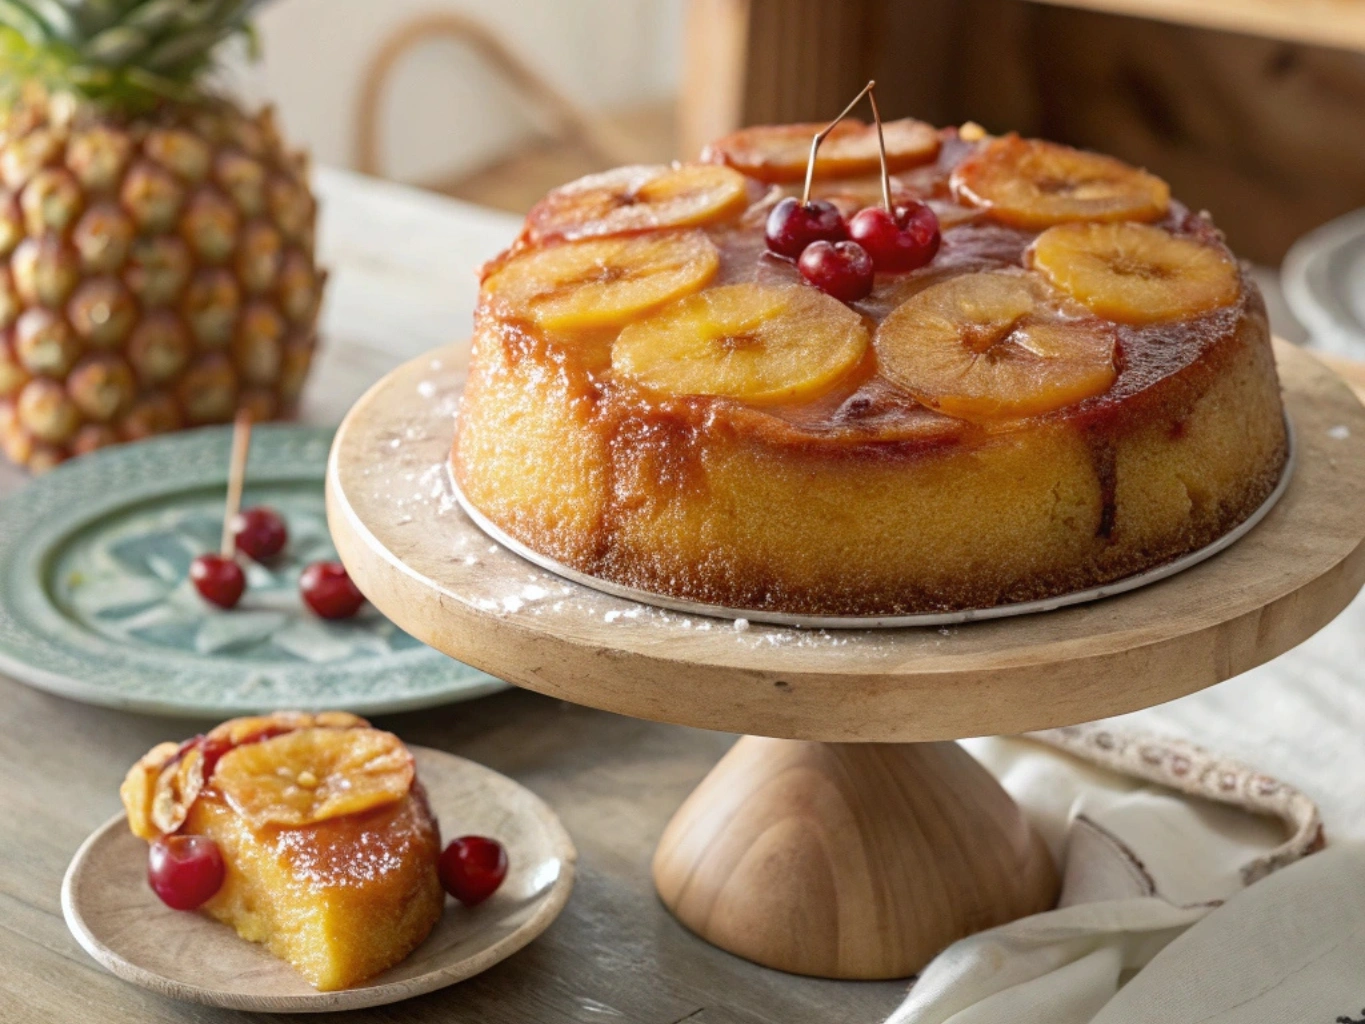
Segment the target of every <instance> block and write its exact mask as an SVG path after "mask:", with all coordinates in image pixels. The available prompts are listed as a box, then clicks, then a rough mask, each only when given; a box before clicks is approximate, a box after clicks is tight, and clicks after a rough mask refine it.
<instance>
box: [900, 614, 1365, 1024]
mask: <svg viewBox="0 0 1365 1024" xmlns="http://www.w3.org/2000/svg"><path fill="white" fill-rule="evenodd" d="M1362 664H1365V599H1360V600H1358V601H1357V602H1356V603H1355V604H1354V605H1353V606H1352V607H1351V608H1350V609H1348V611H1347V612H1346V613H1344V614H1343V616H1342V617H1341V618H1340V619H1338V620H1337V622H1336V623H1334V624H1333V625H1332V626H1330V627H1329V628H1328V629H1327V630H1325V631H1324V632H1323V633H1321V634H1319V636H1318V637H1316V638H1315V639H1314V640H1312V641H1310V642H1309V644H1307V645H1305V646H1304V647H1303V648H1300V649H1299V651H1296V652H1294V653H1293V654H1292V655H1290V656H1286V657H1285V658H1282V659H1280V660H1279V661H1278V662H1276V663H1274V664H1272V665H1270V666H1266V667H1263V668H1262V669H1258V670H1256V671H1255V672H1252V673H1249V674H1248V675H1246V676H1243V677H1241V678H1240V679H1237V680H1233V681H1230V682H1228V683H1224V684H1222V685H1220V686H1218V687H1214V688H1213V689H1211V690H1208V691H1205V692H1204V693H1202V694H1199V695H1196V696H1194V697H1189V698H1186V699H1184V700H1181V701H1176V702H1173V703H1172V704H1169V705H1166V706H1164V707H1161V708H1157V709H1152V710H1150V711H1146V712H1140V713H1139V714H1137V715H1129V716H1125V717H1124V718H1122V719H1115V720H1112V721H1111V722H1107V723H1099V724H1096V725H1092V726H1084V727H1079V728H1076V729H1066V730H1050V731H1048V732H1046V733H1038V734H1032V735H1031V737H1029V738H1020V739H1004V738H992V739H981V740H972V741H968V742H967V743H966V744H965V745H966V746H967V747H968V749H969V750H971V752H972V753H973V754H975V755H976V756H977V757H978V758H979V759H980V760H981V761H982V762H983V763H984V764H985V765H986V766H987V768H989V769H990V770H991V771H992V772H993V773H995V775H996V776H997V777H998V778H999V779H1000V781H1001V782H1002V783H1003V784H1004V786H1005V788H1006V789H1008V790H1009V791H1010V792H1011V794H1012V795H1013V796H1014V797H1015V799H1016V800H1018V801H1019V803H1020V805H1021V806H1022V807H1023V808H1024V810H1025V812H1026V813H1027V814H1028V816H1029V817H1030V819H1031V820H1032V821H1033V823H1034V825H1035V826H1036V827H1037V828H1038V829H1039V831H1040V832H1041V833H1042V835H1043V837H1044V839H1045V840H1046V841H1047V843H1048V845H1049V847H1050V848H1051V849H1052V851H1053V854H1054V856H1055V857H1056V858H1057V859H1058V863H1059V864H1060V865H1062V874H1063V889H1062V896H1061V901H1060V905H1059V907H1058V909H1056V910H1053V911H1050V912H1048V913H1044V914H1038V915H1035V916H1034V917H1029V918H1024V919H1022V920H1019V921H1015V922H1012V923H1010V924H1007V925H1004V926H1002V927H999V928H995V929H992V930H990V931H987V932H982V933H980V934H977V935H973V936H970V937H968V938H966V939H963V940H962V941H960V942H958V943H956V944H954V945H953V946H951V947H949V948H948V949H947V950H945V951H944V952H943V953H942V954H940V955H939V957H937V958H936V959H935V960H934V961H933V962H932V963H931V964H930V965H929V966H928V967H927V968H926V969H925V971H924V972H923V974H922V975H921V976H920V977H919V979H918V980H917V981H916V982H915V983H914V984H913V985H912V987H911V989H910V994H909V996H908V998H907V999H906V1001H905V1002H904V1003H903V1004H902V1005H901V1006H900V1007H899V1008H898V1009H897V1010H896V1012H895V1013H893V1014H892V1016H891V1018H890V1019H889V1021H888V1024H1149V1022H1150V1024H1158V1022H1159V1024H1298V1022H1302V1024H1337V1022H1339V1021H1340V1022H1346V1024H1365V842H1362V841H1361V840H1365V687H1362V686H1361V684H1360V681H1359V680H1358V679H1353V678H1351V676H1352V674H1353V668H1354V667H1355V666H1360V665H1362ZM1158 729H1159V730H1160V733H1158V732H1157V731H1156V730H1158ZM1171 733H1176V734H1179V735H1180V736H1181V737H1182V738H1180V739H1173V740H1171V739H1159V738H1158V736H1159V735H1161V734H1166V735H1169V734H1171ZM1189 737H1198V738H1199V740H1200V741H1201V742H1202V743H1204V744H1205V745H1206V746H1212V747H1216V749H1217V750H1218V751H1219V753H1218V754H1212V753H1209V752H1207V751H1206V750H1204V749H1201V748H1199V747H1196V746H1194V745H1192V744H1191V743H1189V741H1188V738H1189ZM1234 758H1239V759H1240V761H1238V760H1234ZM1249 765H1254V766H1255V767H1249ZM1300 787H1301V788H1302V790H1304V791H1307V792H1311V793H1312V794H1313V797H1314V798H1315V799H1318V800H1320V801H1321V803H1322V814H1323V816H1324V817H1325V818H1326V821H1327V827H1326V834H1327V836H1328V837H1330V840H1331V842H1332V845H1331V846H1330V847H1329V848H1328V849H1327V850H1325V851H1324V852H1321V853H1317V852H1314V851H1316V850H1318V849H1319V848H1320V847H1321V846H1322V843H1323V835H1324V833H1323V829H1322V825H1321V821H1320V818H1319V810H1318V806H1317V805H1316V804H1315V803H1314V802H1313V800H1310V799H1309V797H1308V796H1306V795H1305V792H1303V791H1301V789H1300ZM1309 853H1313V855H1312V856H1307V854H1309ZM1253 883H1254V884H1253Z"/></svg>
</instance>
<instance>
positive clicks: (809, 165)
mask: <svg viewBox="0 0 1365 1024" xmlns="http://www.w3.org/2000/svg"><path fill="white" fill-rule="evenodd" d="M876 84H877V83H876V81H875V80H874V81H871V82H868V83H867V84H866V85H865V86H863V91H862V92H860V93H858V95H857V96H854V97H853V99H852V100H851V101H850V102H849V104H848V106H846V107H845V108H844V111H843V113H842V114H840V115H839V116H838V117H836V118H835V119H834V120H833V121H831V122H830V123H829V124H827V125H825V127H824V128H823V129H821V130H820V131H818V132H816V133H815V137H814V138H813V139H811V140H810V159H808V160H807V161H806V187H805V188H803V189H802V190H801V205H802V206H805V205H806V204H807V203H808V202H810V186H811V182H812V181H813V180H814V179H815V154H816V152H817V151H818V150H819V149H820V143H822V142H824V141H825V136H826V135H828V134H829V133H830V132H832V131H834V126H835V125H837V124H838V123H839V122H840V121H842V120H843V119H844V118H846V117H848V115H849V111H851V110H852V109H853V108H854V107H856V106H857V105H858V102H859V101H860V100H861V99H862V98H863V97H864V96H866V95H867V94H868V93H870V92H871V91H872V89H873V88H874V87H875V86H876ZM880 131H881V129H880V127H878V132H880ZM889 194H890V193H889V192H888V195H889Z"/></svg>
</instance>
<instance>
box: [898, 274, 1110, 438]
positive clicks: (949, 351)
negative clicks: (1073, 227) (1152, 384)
mask: <svg viewBox="0 0 1365 1024" xmlns="http://www.w3.org/2000/svg"><path fill="white" fill-rule="evenodd" d="M1043 291H1044V289H1043V287H1042V286H1041V284H1040V283H1038V282H1036V281H1034V280H1032V279H1031V278H1030V277H1029V276H1027V275H1024V274H1010V273H1000V272H990V273H979V274H962V275H960V276H958V277H951V278H949V279H948V280H946V281H942V282H940V283H938V284H935V285H931V286H930V287H928V288H926V289H924V290H923V291H922V292H919V293H917V294H916V295H914V296H913V297H911V298H910V299H908V300H906V302H904V303H903V304H901V305H900V306H899V307H898V308H897V309H896V310H895V311H893V312H892V313H891V315H890V316H888V317H887V318H886V319H885V320H883V321H882V324H881V327H880V328H878V330H877V336H876V338H875V340H874V345H875V346H876V350H877V358H878V360H879V362H880V367H881V371H882V373H883V374H884V375H885V376H886V377H887V379H889V380H890V381H891V382H892V383H894V384H896V385H898V386H899V387H901V388H904V389H905V390H906V391H908V392H909V393H910V394H912V395H914V396H915V397H916V398H917V399H919V400H920V401H921V402H923V403H924V404H925V405H927V406H929V407H930V408H933V409H938V410H939V411H940V412H943V413H946V414H947V415H949V416H954V417H957V418H958V419H964V420H969V421H972V422H977V423H991V422H996V421H1000V420H1009V419H1019V418H1023V417H1027V416H1040V415H1042V414H1044V413H1049V412H1053V411H1054V410H1056V409H1061V408H1065V407H1066V406H1068V405H1074V404H1075V403H1077V402H1080V401H1082V400H1083V399H1086V398H1090V397H1092V396H1094V395H1099V394H1103V393H1104V392H1105V391H1107V390H1108V389H1109V387H1110V385H1111V384H1113V383H1114V378H1115V377H1116V376H1117V371H1116V369H1115V366H1114V350H1115V344H1116V340H1117V339H1116V336H1115V331H1114V329H1113V328H1112V327H1111V326H1109V325H1106V324H1101V323H1099V322H1097V321H1090V320H1075V319H1068V318H1064V317H1063V316H1061V315H1060V314H1059V313H1058V312H1057V311H1055V310H1053V309H1050V308H1048V306H1046V305H1045V304H1044V303H1043V302H1042V301H1040V300H1041V299H1042V298H1043V296H1042V292H1043Z"/></svg>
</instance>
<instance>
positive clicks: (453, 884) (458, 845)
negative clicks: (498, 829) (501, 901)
mask: <svg viewBox="0 0 1365 1024" xmlns="http://www.w3.org/2000/svg"><path fill="white" fill-rule="evenodd" d="M438 871H439V873H440V876H441V886H442V888H444V889H445V891H446V892H448V893H450V895H452V896H454V897H455V898H456V899H457V900H459V901H460V902H461V903H463V904H464V905H465V906H466V907H472V906H474V904H476V903H482V902H483V901H484V900H486V899H488V897H490V896H492V895H493V894H494V893H495V892H497V891H498V886H500V885H502V880H503V879H504V878H506V877H507V851H506V850H504V849H503V847H502V843H500V842H498V841H497V840H496V839H485V838H484V837H483V836H461V837H460V838H459V839H453V840H451V842H450V845H449V846H447V847H446V848H445V850H444V851H443V852H442V853H441V860H440V862H439V864H438Z"/></svg>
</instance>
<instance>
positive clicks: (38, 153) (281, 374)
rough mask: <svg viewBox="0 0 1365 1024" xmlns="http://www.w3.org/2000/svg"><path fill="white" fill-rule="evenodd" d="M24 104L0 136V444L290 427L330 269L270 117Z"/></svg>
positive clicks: (29, 448) (26, 456)
mask: <svg viewBox="0 0 1365 1024" xmlns="http://www.w3.org/2000/svg"><path fill="white" fill-rule="evenodd" d="M58 99H59V98H58V97H49V96H47V95H46V94H43V95H39V96H38V97H36V98H35V97H33V96H30V97H29V98H28V99H26V100H25V101H24V102H23V103H21V104H19V105H18V106H16V107H15V108H13V109H11V110H10V111H9V112H8V115H7V117H5V119H4V121H3V122H2V123H0V447H3V450H4V452H5V454H6V455H7V456H8V457H9V458H10V459H11V460H12V461H14V462H17V463H20V464H23V465H26V466H28V467H29V468H31V469H34V470H41V469H46V468H49V467H50V466H53V465H56V464H57V463H59V462H61V461H62V460H63V459H65V458H68V457H70V456H72V455H76V454H82V453H84V452H86V451H89V450H91V449H93V448H98V447H103V446H104V445H106V444H112V443H115V442H117V441H127V440H136V439H139V438H143V437H147V436H150V435H152V434H157V433H163V432H165V431H169V430H175V429H178V428H182V427H192V426H200V425H203V424H209V423H220V422H226V421H227V420H230V419H231V418H232V417H233V415H234V414H235V413H236V411H237V410H238V409H239V408H245V409H249V410H250V411H251V412H252V413H253V415H255V416H257V417H259V418H263V419H269V418H274V417H278V416H285V415H288V414H290V413H291V412H292V411H293V409H294V407H295V405H296V402H297V399H298V396H299V392H300V390H301V388H302V386H303V383H304V380H305V378H306V375H307V371H308V367H309V364H310V362H311V360H312V356H313V352H314V349H315V347H316V343H317V318H318V310H319V306H320V303H321V299H322V293H323V287H324V284H325V277H326V275H325V273H324V272H323V271H322V270H321V269H320V268H319V267H318V265H317V263H316V260H315V255H314V228H315V222H316V215H317V203H316V201H315V199H314V197H313V195H312V193H311V191H310V189H309V187H308V182H307V176H306V172H307V165H306V160H305V158H303V157H302V156H300V155H298V154H295V153H293V152H291V151H290V150H288V149H287V148H286V146H285V143H284V142H283V140H282V139H281V137H280V134H279V132H278V130H277V128H276V125H275V119H274V117H273V114H272V112H271V111H270V110H269V109H266V110H264V111H262V112H261V113H259V114H257V115H255V116H248V115H247V114H245V113H244V112H242V111H241V110H239V109H237V108H236V107H234V106H233V105H231V104H229V103H227V102H225V101H221V100H205V101H202V102H195V103H191V104H180V103H174V102H163V103H160V104H159V105H157V107H156V108H155V109H154V110H152V111H150V112H146V113H137V114H133V115H119V114H116V113H113V112H110V111H108V110H107V109H104V108H101V107H97V106H94V105H91V104H74V105H73V104H70V103H65V102H58Z"/></svg>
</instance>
